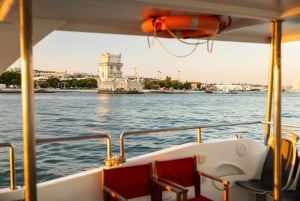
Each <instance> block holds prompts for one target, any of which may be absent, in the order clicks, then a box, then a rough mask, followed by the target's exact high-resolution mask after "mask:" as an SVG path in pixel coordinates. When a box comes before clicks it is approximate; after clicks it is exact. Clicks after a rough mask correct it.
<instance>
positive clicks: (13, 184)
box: [9, 145, 17, 190]
mask: <svg viewBox="0 0 300 201" xmlns="http://www.w3.org/2000/svg"><path fill="white" fill-rule="evenodd" d="M9 158H10V159H9V160H10V189H11V190H15V189H16V188H17V187H16V170H15V148H14V146H13V145H10V146H9Z"/></svg>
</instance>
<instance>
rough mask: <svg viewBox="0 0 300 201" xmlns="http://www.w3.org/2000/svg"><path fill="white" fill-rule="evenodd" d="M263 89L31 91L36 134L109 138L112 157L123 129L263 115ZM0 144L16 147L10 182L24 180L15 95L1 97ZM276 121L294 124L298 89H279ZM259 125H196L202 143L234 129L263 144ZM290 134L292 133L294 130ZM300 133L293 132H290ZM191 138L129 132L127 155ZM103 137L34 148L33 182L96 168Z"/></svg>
mask: <svg viewBox="0 0 300 201" xmlns="http://www.w3.org/2000/svg"><path fill="white" fill-rule="evenodd" d="M265 106H266V93H238V94H205V93H186V94H130V95H129V94H128V95H126V94H122V95H121V94H120V95H118V94H113V95H109V94H97V93H76V92H73V93H45V94H42V93H41V94H36V95H35V111H36V113H35V121H36V124H35V126H36V127H35V130H36V138H53V137H66V136H81V135H91V134H94V131H97V132H101V133H106V134H109V135H110V136H111V137H112V147H113V156H115V155H118V154H119V136H120V134H121V133H122V132H123V131H132V130H144V129H158V128H168V127H181V126H198V125H205V124H209V125H211V124H224V123H237V122H249V121H258V120H262V121H263V120H265V109H264V108H265ZM0 112H1V116H0V142H10V143H12V144H13V145H14V146H15V149H16V156H15V164H16V165H15V166H16V176H17V185H18V186H21V185H23V160H22V157H23V152H22V149H23V148H22V123H21V122H22V121H21V117H22V115H21V95H20V94H0ZM282 115H283V118H282V123H290V124H296V125H300V94H297V93H283V99H282ZM263 128H264V127H263V125H252V126H249V125H247V126H240V127H227V128H217V129H203V130H202V136H203V140H204V141H207V140H213V139H216V138H228V137H232V136H233V135H235V134H238V135H242V136H243V137H249V138H250V137H251V138H256V139H258V140H260V141H263ZM296 131H297V130H296ZM297 132H298V133H300V132H299V131H297ZM192 141H196V130H187V131H181V132H173V133H163V134H159V135H157V134H156V135H154V134H152V135H146V136H135V137H128V139H127V138H126V140H125V151H126V157H133V156H136V155H139V154H141V153H147V152H150V151H154V150H159V149H162V148H165V147H169V146H172V145H174V144H181V143H184V142H192ZM105 142H106V141H105V140H86V141H78V142H63V143H58V142H57V143H50V144H43V145H38V146H37V148H36V153H37V156H36V160H37V179H38V181H39V182H40V181H46V180H49V179H53V178H57V177H60V176H63V175H69V174H72V173H76V172H79V171H82V170H87V169H91V168H93V167H98V166H100V165H103V160H104V159H105V158H106V145H105ZM8 161H9V158H8V149H7V148H1V149H0V187H7V186H9V162H8Z"/></svg>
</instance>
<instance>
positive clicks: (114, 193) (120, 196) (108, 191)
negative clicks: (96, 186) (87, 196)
mask: <svg viewBox="0 0 300 201" xmlns="http://www.w3.org/2000/svg"><path fill="white" fill-rule="evenodd" d="M103 191H106V192H107V193H108V194H109V195H111V196H112V197H114V198H116V199H118V200H120V201H127V199H126V198H124V197H123V196H122V195H120V194H119V193H117V192H116V191H114V190H112V189H111V188H109V187H107V186H103ZM104 193H105V192H104Z"/></svg>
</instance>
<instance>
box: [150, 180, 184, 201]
mask: <svg viewBox="0 0 300 201" xmlns="http://www.w3.org/2000/svg"><path fill="white" fill-rule="evenodd" d="M153 182H154V183H155V184H156V185H158V186H160V187H162V188H163V190H167V191H172V192H174V193H176V200H183V201H186V200H187V192H188V190H187V189H186V188H184V187H183V186H181V185H179V184H176V183H174V182H172V181H170V180H167V179H163V178H156V179H153Z"/></svg>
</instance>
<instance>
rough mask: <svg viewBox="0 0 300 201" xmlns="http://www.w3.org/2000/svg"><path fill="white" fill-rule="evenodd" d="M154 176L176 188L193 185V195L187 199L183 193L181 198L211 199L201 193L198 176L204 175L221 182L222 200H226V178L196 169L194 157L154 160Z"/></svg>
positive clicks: (191, 200) (199, 200) (207, 200)
mask: <svg viewBox="0 0 300 201" xmlns="http://www.w3.org/2000/svg"><path fill="white" fill-rule="evenodd" d="M155 166H156V177H157V179H158V180H159V181H163V182H166V183H169V184H170V185H174V186H176V187H177V188H181V189H186V188H187V187H190V186H194V189H195V196H194V197H193V198H190V199H188V198H187V194H184V197H183V200H189V201H211V199H209V198H207V197H205V196H203V195H201V188H200V187H201V186H200V177H201V176H204V177H207V178H209V179H212V180H214V181H217V182H221V183H222V184H223V186H224V190H223V197H224V199H223V200H224V201H227V200H228V185H229V182H228V181H227V180H223V179H219V178H216V177H213V176H211V175H208V174H205V173H203V172H201V171H198V170H197V163H196V157H195V156H193V157H187V158H181V159H175V160H168V161H155Z"/></svg>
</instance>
